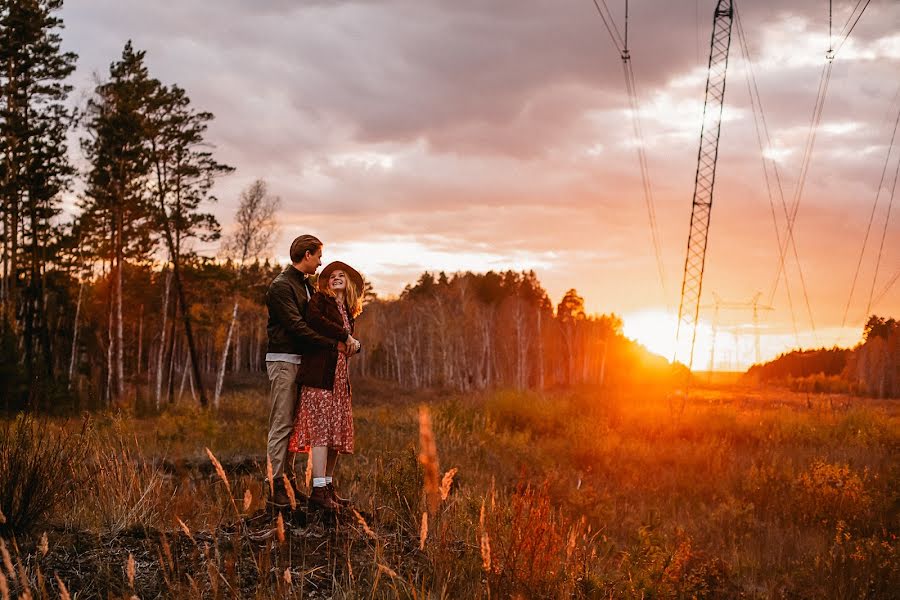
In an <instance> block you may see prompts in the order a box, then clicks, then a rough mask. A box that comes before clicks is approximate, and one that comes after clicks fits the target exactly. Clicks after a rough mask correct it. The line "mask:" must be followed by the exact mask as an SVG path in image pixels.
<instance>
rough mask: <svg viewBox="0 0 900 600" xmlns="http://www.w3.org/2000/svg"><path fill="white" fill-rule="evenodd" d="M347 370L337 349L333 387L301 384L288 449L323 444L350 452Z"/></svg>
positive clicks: (346, 326) (347, 322)
mask: <svg viewBox="0 0 900 600" xmlns="http://www.w3.org/2000/svg"><path fill="white" fill-rule="evenodd" d="M337 305H338V309H339V310H340V311H341V318H342V319H343V320H344V329H345V330H346V331H347V332H348V333H349V332H350V319H349V318H348V316H347V308H346V306H345V305H344V303H343V302H338V303H337ZM350 395H351V394H350V373H349V371H348V369H347V355H346V354H344V353H343V352H339V353H338V360H337V368H336V370H335V373H334V389H333V390H323V389H321V388H316V387H309V386H303V387H302V388H301V390H300V402H298V404H297V415H296V417H295V418H294V429H293V431H292V432H291V439H290V443H289V445H288V447H289V449H290V451H291V452H309V449H310V448H312V447H315V446H326V447H328V448H332V449H334V450H337V451H338V452H341V453H344V454H351V453H352V452H353V409H352V407H351V402H350Z"/></svg>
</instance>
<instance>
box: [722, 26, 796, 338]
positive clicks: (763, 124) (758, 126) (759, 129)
mask: <svg viewBox="0 0 900 600" xmlns="http://www.w3.org/2000/svg"><path fill="white" fill-rule="evenodd" d="M735 21H736V23H737V30H738V40H739V41H740V44H741V50H742V52H743V57H744V62H745V64H746V66H747V70H746V73H745V76H746V80H747V92H748V94H749V96H750V106H751V108H752V110H753V126H754V128H755V130H756V139H757V142H758V143H759V149H760V158H761V159H762V166H763V176H764V178H765V182H766V192H767V195H768V199H769V209H770V212H771V214H772V224H773V225H774V227H775V241H776V244H777V247H778V249H780V248H781V234H780V231H779V228H778V216H777V211H776V209H775V199H774V198H773V193H772V184H771V181H770V178H769V169H768V166H767V159H766V155H765V149H766V148H767V147H768V146H770V145H771V139H770V137H769V128H768V123H767V121H766V116H765V111H764V110H763V106H762V98H761V97H760V94H759V86H758V84H757V82H756V74H755V72H754V69H753V59H752V57H751V55H750V46H749V44H748V43H747V38H746V35H745V34H744V26H743V22H742V21H741V16H740V13H739V12H738V11H737V9H735ZM764 137H765V140H764V139H763V138H764ZM769 160H771V162H772V170H773V178H774V179H775V182H776V184H777V186H778V195H779V198H780V199H781V204H782V207H783V208H784V211H785V213H787V208H786V204H785V201H784V188H783V186H782V185H781V175H780V174H779V172H778V163H776V162H775V161H774V160H772V159H769ZM795 250H796V249H795ZM779 258H780V260H781V261H782V263H783V261H784V255H783V254H780V253H779ZM798 264H799V261H798ZM781 270H782V271H783V272H784V275H785V290H786V291H787V299H788V308H789V310H790V315H791V324H792V327H793V331H794V339H795V341H796V343H797V346H798V347H799V346H800V333H799V330H798V328H797V318H796V315H795V312H794V301H793V298H792V295H791V288H790V285H789V284H788V281H787V270H786V269H785V268H784V265H783V264H782V265H781Z"/></svg>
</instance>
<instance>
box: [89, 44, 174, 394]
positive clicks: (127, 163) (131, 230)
mask: <svg viewBox="0 0 900 600" xmlns="http://www.w3.org/2000/svg"><path fill="white" fill-rule="evenodd" d="M144 55H145V53H144V52H139V51H138V52H136V51H135V50H134V49H133V47H132V45H131V42H130V41H129V42H128V43H127V44H126V45H125V49H124V50H123V52H122V57H121V59H120V60H119V61H117V62H115V63H113V64H112V65H111V66H110V71H109V80H108V81H106V82H103V83H100V84H99V85H98V86H97V87H96V89H95V95H94V97H93V98H92V99H91V100H90V101H89V102H88V106H87V117H88V121H87V130H88V133H89V136H88V137H87V138H85V139H83V140H82V148H83V150H84V154H85V156H86V157H87V159H88V160H89V161H90V164H91V168H90V171H89V173H88V180H87V189H86V197H85V199H84V201H83V202H82V206H81V208H82V209H83V210H84V219H85V224H86V231H88V232H90V234H92V235H91V236H90V238H89V239H85V240H84V241H83V243H85V244H91V245H92V246H93V250H94V251H95V252H97V253H98V254H99V255H100V256H103V257H104V258H105V259H106V260H107V261H108V264H109V267H110V277H111V285H110V302H109V309H110V314H109V320H108V324H109V332H108V347H107V357H108V358H107V369H108V370H107V382H108V390H109V398H110V399H113V398H120V397H121V396H122V394H123V393H124V378H125V374H124V358H123V354H124V350H123V346H124V340H123V337H124V336H123V323H122V285H123V281H122V280H123V277H122V273H123V270H124V264H125V261H126V260H129V259H131V260H137V261H143V260H147V259H149V257H150V254H151V252H152V250H153V247H154V244H153V239H152V236H151V232H152V225H153V213H152V210H151V209H152V205H151V200H152V198H151V197H150V196H149V194H148V193H147V176H148V174H149V172H150V167H151V162H150V157H151V154H150V145H149V144H148V137H149V135H148V131H149V130H148V119H147V107H148V104H149V98H150V97H152V95H153V93H154V92H155V90H156V89H157V88H158V87H159V83H158V82H157V81H155V80H153V79H151V78H150V76H149V74H148V72H147V68H146V66H145V65H144Z"/></svg>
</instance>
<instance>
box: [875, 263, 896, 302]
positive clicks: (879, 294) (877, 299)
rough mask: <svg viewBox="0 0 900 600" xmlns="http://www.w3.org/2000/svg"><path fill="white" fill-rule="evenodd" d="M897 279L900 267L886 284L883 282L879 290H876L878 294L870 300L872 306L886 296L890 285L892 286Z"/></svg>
mask: <svg viewBox="0 0 900 600" xmlns="http://www.w3.org/2000/svg"><path fill="white" fill-rule="evenodd" d="M898 279H900V269H897V272H896V273H894V276H893V277H891V278H890V279H889V280H888V282H887V284H885V286H884V287H883V288H881V291H880V292H878V295H877V296H876V297H875V299H874V300H872V306H875V305H876V304H878V303H879V302H881V299H882V298H884V297H885V296H887V293H888V292H889V291H890V289H891V287H893V285H894V284H895V283H897V280H898ZM870 309H871V307H870Z"/></svg>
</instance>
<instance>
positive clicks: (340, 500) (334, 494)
mask: <svg viewBox="0 0 900 600" xmlns="http://www.w3.org/2000/svg"><path fill="white" fill-rule="evenodd" d="M325 489H327V490H328V493H329V494H331V499H332V500H334V502H335V504H337V505H338V506H350V505H351V504H353V502H352V501H351V500H350V499H349V498H341V497H340V496H338V495H337V491H335V489H334V484H333V483H328V484H326V485H325Z"/></svg>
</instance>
